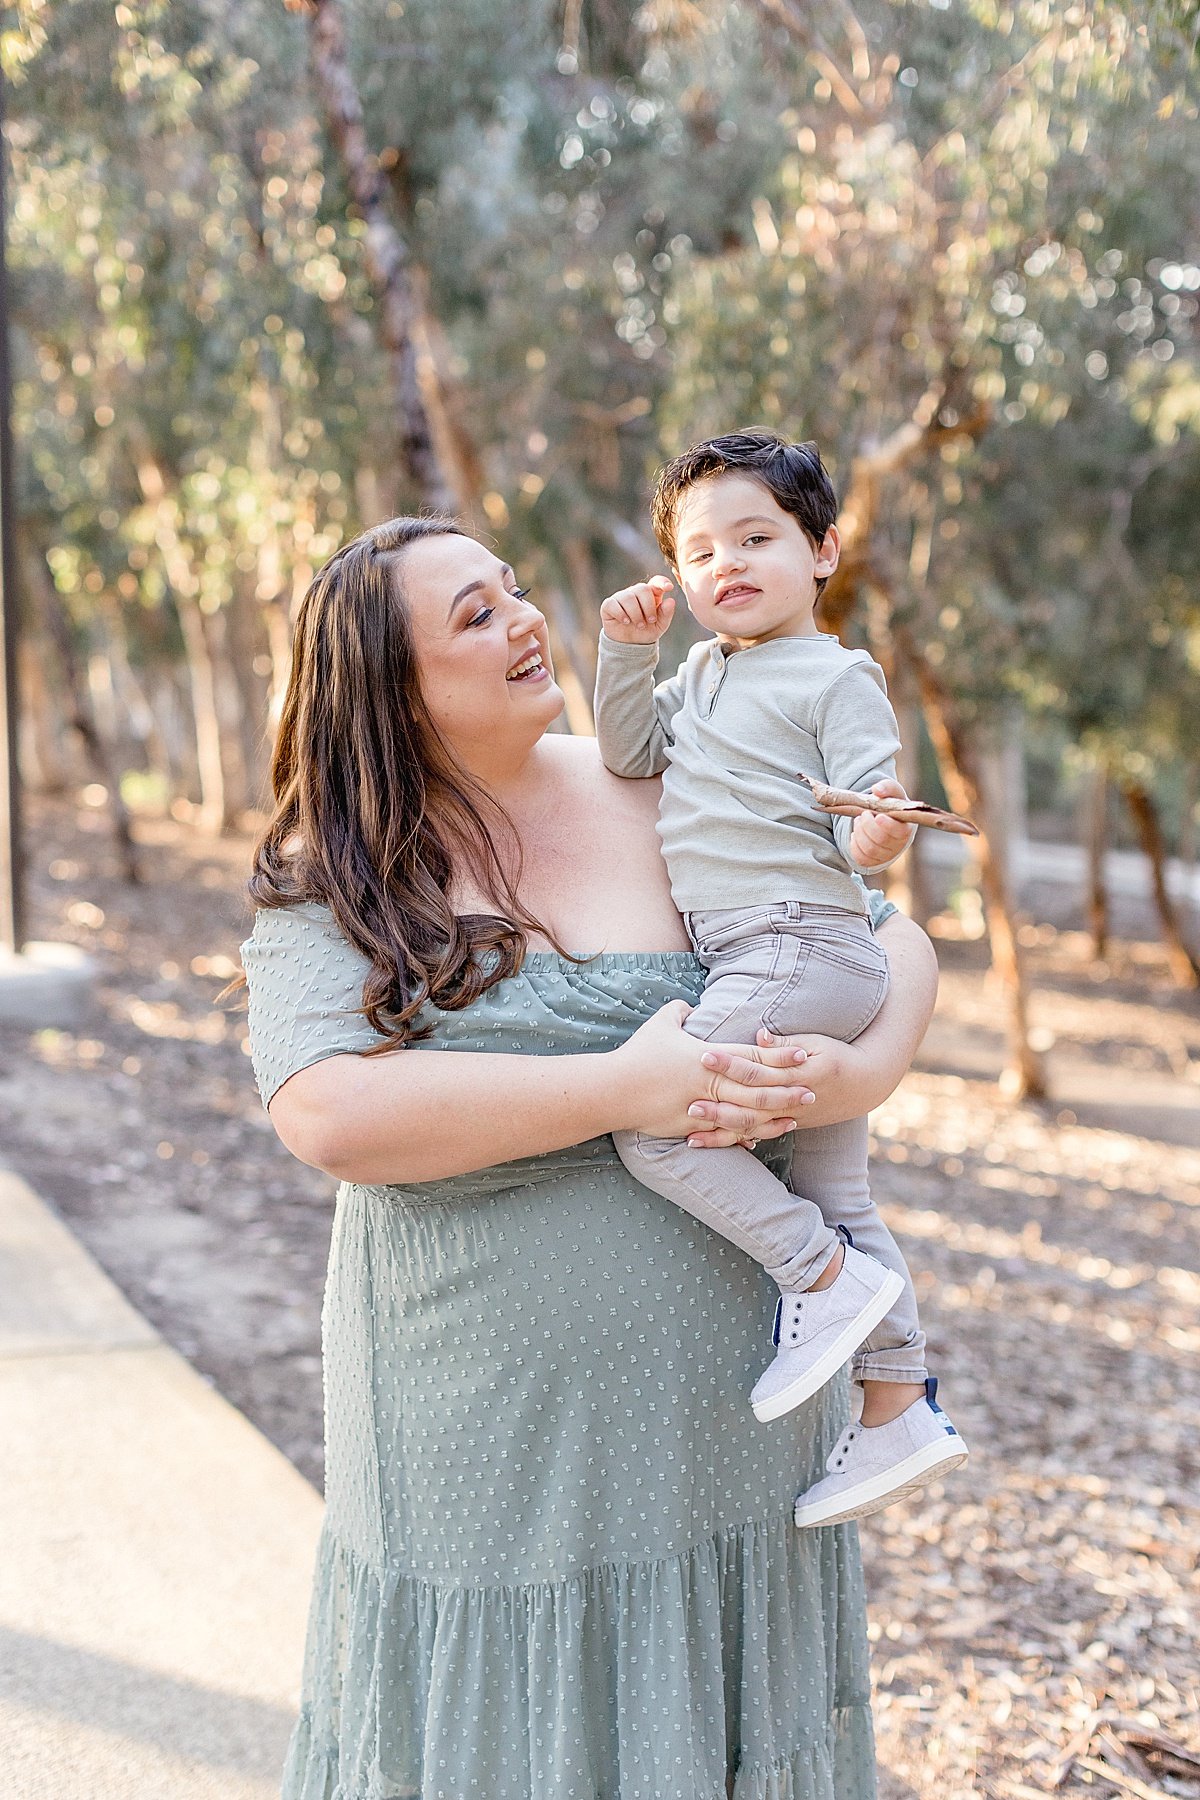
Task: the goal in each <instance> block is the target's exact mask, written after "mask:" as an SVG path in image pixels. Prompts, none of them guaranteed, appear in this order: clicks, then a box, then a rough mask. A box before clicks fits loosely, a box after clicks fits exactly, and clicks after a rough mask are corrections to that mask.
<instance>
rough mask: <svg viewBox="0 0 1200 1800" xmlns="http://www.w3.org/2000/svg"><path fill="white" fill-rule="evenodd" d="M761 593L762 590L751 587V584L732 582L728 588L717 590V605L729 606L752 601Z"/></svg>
mask: <svg viewBox="0 0 1200 1800" xmlns="http://www.w3.org/2000/svg"><path fill="white" fill-rule="evenodd" d="M759 592H761V590H760V589H759V588H756V587H751V586H750V584H749V582H746V581H731V582H730V584H729V586H728V587H723V588H718V589H717V605H718V606H728V605H729V604H730V603H731V602H734V601H738V600H752V599H753V598H754V596H755V595H756V594H758V593H759Z"/></svg>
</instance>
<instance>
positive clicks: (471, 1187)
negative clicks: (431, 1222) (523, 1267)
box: [338, 1137, 624, 1207]
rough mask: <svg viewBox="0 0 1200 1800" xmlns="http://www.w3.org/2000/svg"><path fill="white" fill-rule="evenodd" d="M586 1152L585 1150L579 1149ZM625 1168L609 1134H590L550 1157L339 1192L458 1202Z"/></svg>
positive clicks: (403, 1202)
mask: <svg viewBox="0 0 1200 1800" xmlns="http://www.w3.org/2000/svg"><path fill="white" fill-rule="evenodd" d="M585 1151H586V1154H584V1153H583V1152H585ZM597 1169H600V1170H612V1171H613V1172H614V1173H616V1172H618V1171H621V1172H623V1171H624V1164H623V1163H622V1161H621V1159H620V1157H619V1156H618V1155H617V1152H616V1149H615V1148H614V1146H613V1141H612V1138H611V1137H602V1138H592V1139H591V1140H590V1141H589V1142H588V1144H586V1145H581V1144H577V1145H575V1146H574V1148H573V1149H571V1150H556V1151H554V1152H553V1153H552V1154H551V1155H549V1156H539V1157H527V1158H525V1159H523V1160H522V1161H520V1162H513V1163H500V1164H496V1165H493V1166H492V1167H491V1168H487V1169H474V1170H471V1171H470V1172H468V1173H467V1174H465V1175H447V1176H445V1177H443V1178H442V1179H441V1180H440V1181H414V1182H404V1183H399V1182H397V1183H383V1182H377V1183H368V1182H362V1181H344V1182H343V1183H342V1185H341V1187H340V1188H339V1190H338V1192H339V1195H355V1196H358V1197H360V1198H362V1199H365V1200H378V1201H383V1202H384V1203H385V1204H386V1205H388V1206H411V1207H421V1206H437V1205H445V1204H453V1205H460V1204H462V1203H463V1202H464V1201H470V1200H474V1199H480V1198H483V1197H485V1196H487V1197H492V1196H495V1195H497V1194H507V1193H519V1192H520V1191H521V1190H522V1189H523V1188H538V1187H544V1186H546V1185H547V1184H548V1183H551V1182H556V1181H561V1180H562V1178H563V1176H564V1175H573V1174H583V1173H585V1172H586V1171H588V1170H597Z"/></svg>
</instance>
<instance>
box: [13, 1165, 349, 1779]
mask: <svg viewBox="0 0 1200 1800" xmlns="http://www.w3.org/2000/svg"><path fill="white" fill-rule="evenodd" d="M0 1443H2V1445H3V1457H2V1459H0V1543H3V1544H4V1545H5V1555H4V1557H3V1558H0V1742H2V1743H3V1746H4V1750H3V1760H4V1780H5V1782H10V1783H11V1784H12V1785H11V1787H10V1788H8V1789H6V1791H10V1792H12V1793H14V1794H19V1795H20V1796H21V1800H162V1796H163V1795H164V1794H170V1795H171V1796H172V1800H270V1797H271V1796H274V1795H277V1794H278V1792H279V1770H280V1767H281V1764H282V1759H283V1754H284V1749H285V1746H286V1742H287V1736H288V1732H289V1730H290V1727H291V1722H292V1718H293V1717H294V1712H295V1705H296V1696H297V1687H298V1679H299V1667H300V1659H301V1652H302V1647H303V1633H304V1620H305V1613H306V1610H307V1603H308V1592H309V1585H310V1581H311V1575H312V1564H313V1556H314V1552H315V1548H316V1539H317V1533H318V1530H319V1527H320V1517H321V1502H320V1499H319V1497H318V1495H317V1494H316V1493H315V1492H314V1490H313V1489H312V1488H311V1487H310V1486H309V1484H308V1483H307V1482H306V1481H305V1480H304V1479H303V1478H302V1477H301V1476H300V1475H299V1474H298V1473H297V1472H296V1470H295V1469H294V1468H292V1466H291V1464H290V1463H289V1462H288V1461H287V1460H286V1458H285V1457H284V1456H282V1455H281V1454H280V1452H279V1451H278V1450H276V1449H275V1448H274V1447H273V1446H272V1445H271V1444H269V1443H268V1442H267V1440H266V1439H265V1438H264V1437H263V1436H262V1435H261V1433H260V1432H258V1431H257V1430H256V1429H255V1428H254V1427H253V1426H252V1425H251V1424H250V1423H249V1422H248V1421H247V1420H246V1419H245V1418H243V1417H242V1415H241V1414H240V1413H238V1412H237V1411H236V1410H235V1409H234V1408H233V1407H232V1406H230V1405H229V1404H228V1402H227V1401H225V1400H223V1399H222V1398H221V1397H220V1395H219V1394H217V1393H215V1392H214V1391H213V1389H212V1388H210V1387H209V1386H208V1384H207V1383H206V1382H205V1381H204V1380H203V1379H202V1378H201V1376H200V1375H198V1374H197V1373H196V1371H195V1370H194V1369H192V1368H191V1367H190V1365H189V1364H188V1363H186V1362H185V1361H184V1360H183V1358H182V1357H180V1356H179V1355H177V1354H176V1352H175V1351H173V1350H172V1349H170V1347H169V1346H168V1345H167V1344H165V1343H164V1342H163V1340H162V1338H161V1337H160V1336H159V1335H158V1333H157V1332H156V1331H155V1330H154V1328H153V1327H152V1326H151V1325H150V1324H149V1323H148V1321H147V1320H146V1319H144V1318H143V1317H142V1316H141V1314H140V1313H138V1312H137V1310H136V1309H135V1308H134V1307H133V1306H131V1305H130V1303H129V1302H128V1300H126V1299H125V1297H124V1296H123V1295H122V1294H121V1293H120V1291H119V1290H118V1289H117V1288H116V1286H115V1285H114V1284H113V1282H112V1281H110V1280H109V1278H108V1276H107V1275H106V1274H105V1273H104V1271H103V1270H102V1269H100V1268H99V1266H98V1265H97V1264H96V1263H95V1262H94V1261H93V1259H92V1258H91V1257H90V1256H89V1255H88V1253H87V1252H86V1251H85V1250H84V1249H83V1247H82V1245H80V1244H79V1242H78V1240H77V1239H76V1238H74V1237H73V1236H72V1234H71V1232H70V1231H69V1230H68V1229H67V1227H66V1226H65V1225H64V1224H63V1222H62V1221H61V1220H60V1219H59V1218H58V1217H57V1215H56V1214H55V1213H54V1212H53V1211H52V1210H51V1209H50V1208H49V1207H48V1206H47V1205H46V1204H45V1203H44V1202H43V1201H42V1200H41V1199H40V1198H39V1197H38V1195H37V1194H35V1193H34V1192H33V1190H32V1189H31V1188H30V1187H29V1186H28V1184H27V1183H26V1182H24V1181H22V1180H21V1179H20V1177H18V1176H16V1175H14V1174H12V1173H11V1172H9V1171H7V1170H5V1169H3V1168H0Z"/></svg>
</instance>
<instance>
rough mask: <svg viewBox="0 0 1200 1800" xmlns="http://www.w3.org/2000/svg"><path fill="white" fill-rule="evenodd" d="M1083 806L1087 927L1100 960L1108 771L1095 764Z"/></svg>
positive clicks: (1105, 926)
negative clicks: (1084, 816)
mask: <svg viewBox="0 0 1200 1800" xmlns="http://www.w3.org/2000/svg"><path fill="white" fill-rule="evenodd" d="M1085 806H1086V832H1087V928H1088V932H1089V933H1090V935H1091V940H1092V955H1093V957H1094V958H1095V960H1096V961H1097V962H1103V961H1104V958H1105V957H1106V956H1107V955H1108V933H1109V909H1108V883H1107V881H1106V880H1105V872H1104V860H1105V856H1106V854H1107V851H1108V770H1107V769H1106V768H1105V767H1104V766H1103V764H1102V763H1097V764H1096V766H1095V767H1094V768H1093V769H1092V771H1091V775H1090V777H1089V779H1088V785H1087V795H1086V799H1085Z"/></svg>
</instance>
